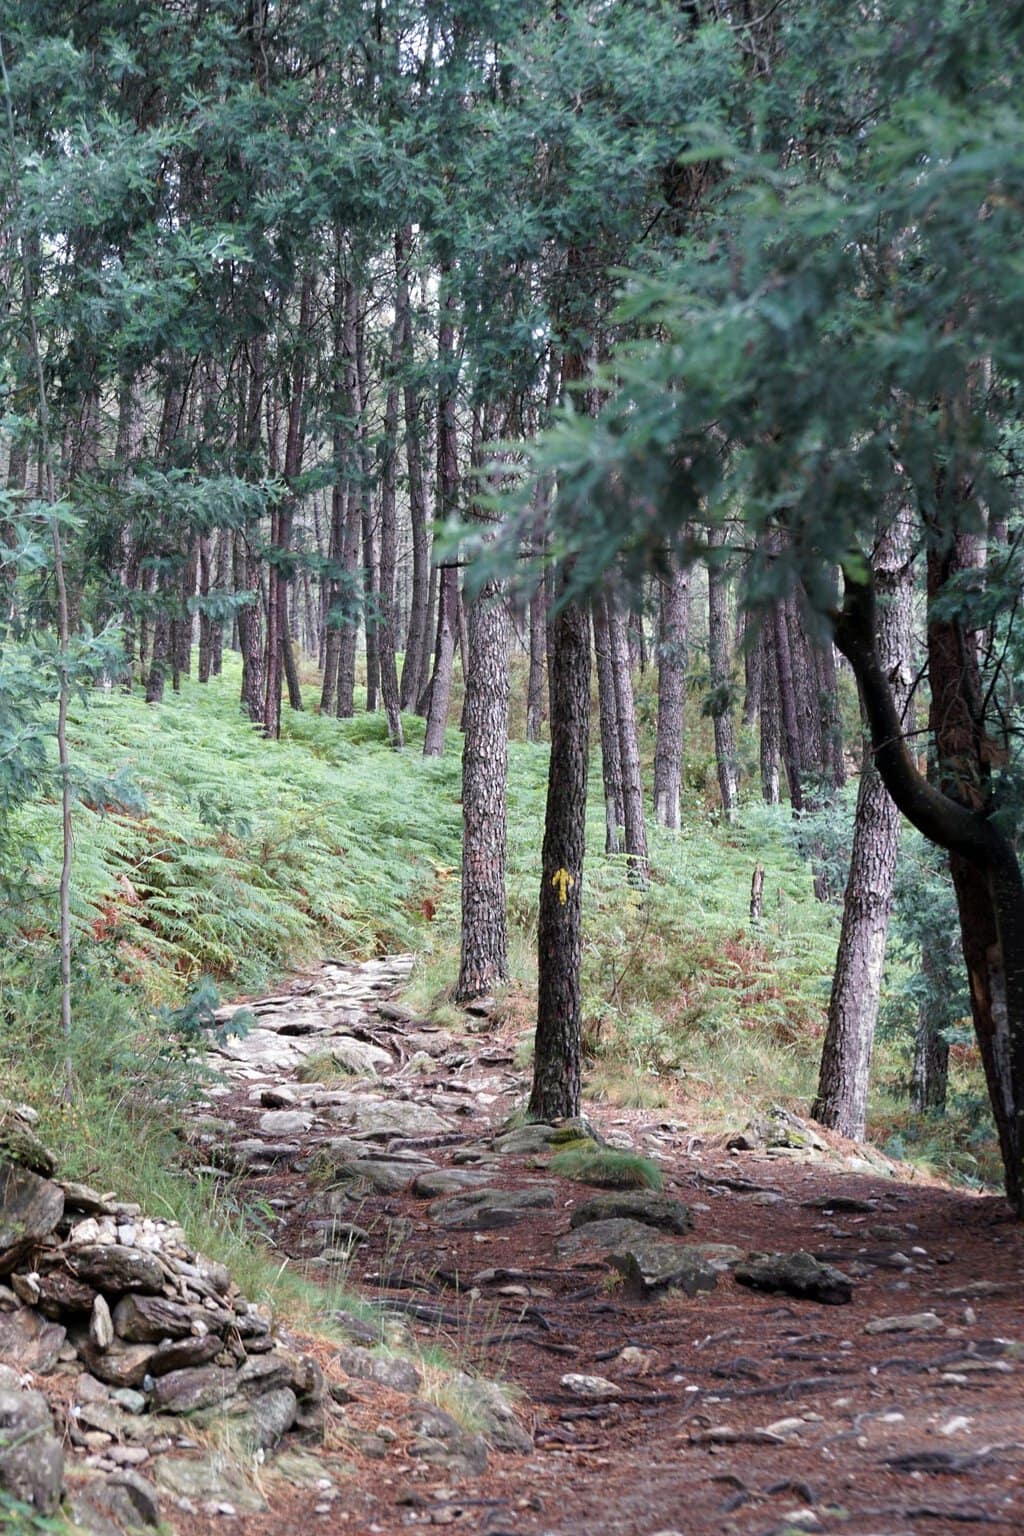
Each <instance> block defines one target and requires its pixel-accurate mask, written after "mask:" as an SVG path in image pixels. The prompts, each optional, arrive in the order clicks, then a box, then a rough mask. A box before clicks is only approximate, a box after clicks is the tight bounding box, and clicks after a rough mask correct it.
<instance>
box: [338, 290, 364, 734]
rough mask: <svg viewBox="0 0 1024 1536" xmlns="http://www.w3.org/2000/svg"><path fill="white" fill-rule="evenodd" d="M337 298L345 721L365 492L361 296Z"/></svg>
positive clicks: (350, 702)
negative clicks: (339, 303) (360, 419)
mask: <svg viewBox="0 0 1024 1536" xmlns="http://www.w3.org/2000/svg"><path fill="white" fill-rule="evenodd" d="M341 299H342V335H341V359H340V361H341V371H342V395H341V399H342V409H343V412H344V417H345V424H344V426H343V428H342V432H341V458H342V474H343V476H344V493H345V513H344V524H343V533H342V537H341V545H340V548H341V569H342V581H341V585H340V587H339V601H340V602H341V603H342V605H343V607H344V609H345V612H344V614H343V615H342V617H341V629H340V634H339V643H338V693H337V701H336V710H335V712H336V714H337V715H338V718H339V719H341V720H348V719H351V717H352V716H353V715H354V714H355V711H356V703H355V691H356V649H357V645H358V641H359V616H358V613H357V611H356V593H357V591H358V589H359V545H360V540H361V538H362V532H363V491H362V486H361V485H360V483H359V481H360V473H359V470H360V443H359V436H360V431H361V427H360V424H359V422H358V420H357V416H358V408H359V407H358V398H359V375H358V361H357V352H358V346H359V295H358V293H357V292H356V286H355V283H354V282H351V281H349V280H347V279H345V280H343V282H342V295H341Z"/></svg>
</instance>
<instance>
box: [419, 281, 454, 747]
mask: <svg viewBox="0 0 1024 1536" xmlns="http://www.w3.org/2000/svg"><path fill="white" fill-rule="evenodd" d="M444 275H445V276H447V275H448V274H447V269H446V273H445V274H444ZM454 313H455V296H454V294H452V293H450V292H449V293H448V294H447V295H446V296H445V299H444V303H443V305H442V309H441V325H440V329H439V332H438V339H437V367H438V391H437V500H438V513H439V516H440V517H441V518H447V517H450V516H451V515H452V514H453V513H454V511H455V509H456V506H457V503H458V490H459V462H458V454H457V429H456V422H455V390H456V384H457V380H458V364H457V362H456V359H455V325H454V321H453V319H452V316H453V315H454ZM458 638H459V572H458V567H457V566H455V565H452V564H447V565H445V566H443V567H442V569H441V578H440V597H439V602H438V615H437V647H436V651H435V657H434V673H433V676H432V678H431V680H430V712H429V714H428V716H427V731H426V735H425V737H424V741H423V752H424V755H425V756H426V757H440V756H441V754H442V753H443V752H444V731H445V726H446V724H447V722H448V704H449V700H450V698H451V688H452V669H453V666H454V660H455V646H456V644H457V642H458Z"/></svg>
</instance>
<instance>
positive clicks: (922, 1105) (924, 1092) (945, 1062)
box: [910, 946, 960, 1115]
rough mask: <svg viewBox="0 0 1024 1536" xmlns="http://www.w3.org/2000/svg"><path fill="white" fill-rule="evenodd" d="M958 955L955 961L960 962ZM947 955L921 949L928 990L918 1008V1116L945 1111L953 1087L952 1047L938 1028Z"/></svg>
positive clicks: (914, 1085)
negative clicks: (936, 1008) (937, 1002)
mask: <svg viewBox="0 0 1024 1536" xmlns="http://www.w3.org/2000/svg"><path fill="white" fill-rule="evenodd" d="M959 959H960V956H959V955H957V956H956V957H955V960H959ZM955 960H953V957H952V956H950V957H949V959H948V960H947V956H946V954H945V951H943V953H942V954H941V955H937V954H936V953H935V951H934V949H933V948H931V947H930V946H922V949H921V974H922V975H923V976H924V977H925V980H926V982H927V988H926V992H925V996H924V997H923V998H922V999H921V1002H920V1003H919V1005H918V1012H917V1029H916V1030H915V1032H914V1065H913V1069H912V1072H911V1080H910V1102H911V1103H912V1104H913V1106H914V1108H915V1109H916V1110H917V1112H918V1114H921V1115H923V1114H927V1113H928V1112H929V1111H935V1110H944V1109H945V1107H946V1091H947V1088H948V1086H949V1045H948V1044H947V1042H946V1040H945V1038H944V1037H943V1035H942V1032H941V1031H940V1030H938V1029H936V1027H935V1018H934V1012H933V1008H934V1003H933V1001H932V999H934V998H935V997H936V996H937V995H938V992H939V989H940V988H941V987H942V986H943V983H944V982H945V981H947V980H948V972H949V970H950V961H952V962H953V963H955Z"/></svg>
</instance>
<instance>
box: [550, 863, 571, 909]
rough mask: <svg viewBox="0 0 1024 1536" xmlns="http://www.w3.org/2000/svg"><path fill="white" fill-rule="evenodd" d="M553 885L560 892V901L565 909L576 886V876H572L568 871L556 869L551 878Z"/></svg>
mask: <svg viewBox="0 0 1024 1536" xmlns="http://www.w3.org/2000/svg"><path fill="white" fill-rule="evenodd" d="M551 884H552V885H553V886H554V888H555V890H556V891H557V892H558V900H559V901H560V902H561V904H562V906H563V907H564V906H565V904H566V902H567V901H568V900H569V892H570V891H571V890H572V888H573V886H574V885H575V884H576V878H575V876H574V875H570V873H569V871H568V870H567V869H556V870H555V872H554V874H553V875H552V876H551Z"/></svg>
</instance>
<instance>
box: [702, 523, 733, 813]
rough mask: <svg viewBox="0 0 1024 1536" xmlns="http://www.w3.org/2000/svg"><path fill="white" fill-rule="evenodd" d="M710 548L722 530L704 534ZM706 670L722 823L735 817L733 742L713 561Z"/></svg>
mask: <svg viewBox="0 0 1024 1536" xmlns="http://www.w3.org/2000/svg"><path fill="white" fill-rule="evenodd" d="M708 542H709V544H710V546H711V548H712V549H722V548H724V547H725V543H726V530H725V529H724V528H715V529H712V530H711V532H710V533H709V535H708ZM708 667H709V670H710V673H711V701H712V702H711V716H712V720H713V722H714V728H715V760H716V762H717V764H718V788H719V793H720V794H721V797H722V810H723V812H724V814H725V819H726V821H732V820H733V818H734V816H735V815H736V806H737V800H738V791H737V783H736V739H735V735H734V733H733V724H732V697H731V670H732V669H731V665H730V656H729V598H728V589H727V584H726V574H725V571H724V570H723V568H722V566H721V564H720V563H719V562H718V561H716V560H711V561H710V562H709V563H708Z"/></svg>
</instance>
